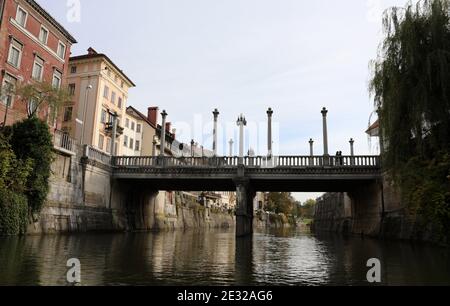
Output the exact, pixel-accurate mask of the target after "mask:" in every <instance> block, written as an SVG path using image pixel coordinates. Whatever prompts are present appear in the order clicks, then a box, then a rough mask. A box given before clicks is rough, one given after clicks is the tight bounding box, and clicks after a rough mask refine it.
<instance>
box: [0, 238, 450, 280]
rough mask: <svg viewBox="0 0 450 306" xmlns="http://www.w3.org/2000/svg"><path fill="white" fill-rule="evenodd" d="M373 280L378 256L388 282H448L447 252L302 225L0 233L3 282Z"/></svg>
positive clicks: (449, 265)
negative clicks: (241, 232) (71, 278)
mask: <svg viewBox="0 0 450 306" xmlns="http://www.w3.org/2000/svg"><path fill="white" fill-rule="evenodd" d="M70 258H78V259H79V260H80V262H81V282H82V283H81V284H82V285H368V282H367V278H366V274H367V272H368V270H369V269H370V268H367V267H366V265H367V261H368V260H369V259H370V258H377V259H379V260H380V261H381V275H382V284H384V285H450V252H449V251H448V250H446V249H442V248H438V247H432V246H427V245H417V244H410V243H407V242H398V241H390V242H386V241H379V240H372V239H360V238H359V237H358V238H342V237H339V236H330V235H328V236H314V235H311V234H305V233H300V232H297V231H273V232H267V233H256V234H255V235H254V237H253V238H252V239H238V240H236V239H235V237H234V232H233V231H208V232H195V231H193V232H182V231H180V232H164V233H138V234H87V235H70V236H30V237H23V238H0V285H67V282H66V273H67V270H68V268H67V267H66V263H67V260H68V259H70Z"/></svg>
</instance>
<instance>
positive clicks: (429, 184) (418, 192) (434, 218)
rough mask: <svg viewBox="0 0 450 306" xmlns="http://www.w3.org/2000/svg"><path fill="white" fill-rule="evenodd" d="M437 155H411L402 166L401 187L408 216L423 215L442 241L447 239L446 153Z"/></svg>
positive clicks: (449, 188)
mask: <svg viewBox="0 0 450 306" xmlns="http://www.w3.org/2000/svg"><path fill="white" fill-rule="evenodd" d="M437 155H438V156H437V157H436V158H434V159H433V160H430V161H421V160H419V159H418V158H412V159H411V160H410V161H409V162H408V163H407V165H406V167H404V168H403V169H402V172H401V186H402V188H401V190H402V199H403V200H404V201H406V202H407V203H408V204H409V205H408V206H409V210H410V213H411V214H412V216H415V215H420V216H423V218H424V220H423V221H424V222H425V224H428V223H431V224H433V225H434V226H435V227H437V228H438V231H439V233H440V235H441V237H439V239H440V240H445V239H448V238H450V237H449V233H450V153H448V152H440V153H439V154H437Z"/></svg>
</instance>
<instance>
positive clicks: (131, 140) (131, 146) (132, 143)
mask: <svg viewBox="0 0 450 306" xmlns="http://www.w3.org/2000/svg"><path fill="white" fill-rule="evenodd" d="M133 145H134V139H133V138H130V149H131V150H133Z"/></svg>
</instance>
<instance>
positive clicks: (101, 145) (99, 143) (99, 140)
mask: <svg viewBox="0 0 450 306" xmlns="http://www.w3.org/2000/svg"><path fill="white" fill-rule="evenodd" d="M104 141H105V137H104V136H103V135H102V134H100V136H99V137H98V148H99V149H100V150H102V151H103V143H104Z"/></svg>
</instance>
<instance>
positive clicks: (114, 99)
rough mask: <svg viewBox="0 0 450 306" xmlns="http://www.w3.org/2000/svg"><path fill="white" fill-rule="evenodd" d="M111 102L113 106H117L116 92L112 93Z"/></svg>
mask: <svg viewBox="0 0 450 306" xmlns="http://www.w3.org/2000/svg"><path fill="white" fill-rule="evenodd" d="M111 102H112V104H116V92H114V91H113V92H112V93H111Z"/></svg>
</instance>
